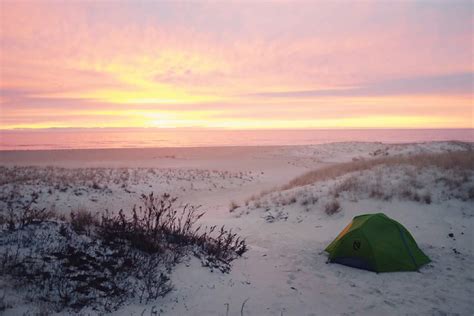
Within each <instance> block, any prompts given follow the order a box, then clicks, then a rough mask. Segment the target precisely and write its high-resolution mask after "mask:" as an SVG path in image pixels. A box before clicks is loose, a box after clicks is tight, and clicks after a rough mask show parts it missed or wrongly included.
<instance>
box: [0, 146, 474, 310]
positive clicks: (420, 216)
mask: <svg viewBox="0 0 474 316" xmlns="http://www.w3.org/2000/svg"><path fill="white" fill-rule="evenodd" d="M455 151H463V152H465V153H468V152H470V153H471V154H472V144H466V143H458V142H436V143H421V144H391V145H387V144H382V143H352V142H351V143H334V144H324V145H314V146H280V147H225V148H168V149H121V150H115V149H107V150H64V151H62V150H61V151H21V152H20V151H18V152H1V153H0V163H1V167H0V171H1V174H0V209H2V210H3V211H6V210H7V209H8V208H9V207H10V208H11V207H14V206H21V205H22V203H26V201H27V200H28V196H31V194H38V207H44V208H48V209H55V210H56V211H57V212H59V213H61V214H64V215H66V216H68V215H69V214H70V212H71V211H77V210H78V209H87V210H91V211H93V212H102V211H104V210H105V209H109V210H110V209H112V210H117V209H120V208H123V209H124V210H130V209H131V208H132V207H133V205H134V204H135V203H136V202H137V200H138V198H139V196H140V195H141V194H148V193H150V192H156V193H164V192H167V193H170V194H171V195H173V196H176V197H178V198H179V199H180V201H182V203H191V204H194V205H202V208H203V209H204V210H206V211H207V213H206V215H205V216H204V217H203V218H202V219H201V221H202V223H203V224H207V225H215V224H217V225H221V224H224V225H226V227H232V228H233V229H234V230H235V231H236V232H238V233H239V234H240V235H241V236H244V237H245V238H246V239H247V243H248V245H249V251H248V252H246V253H245V254H244V255H243V258H240V259H237V260H235V261H233V263H232V270H231V271H230V272H229V273H221V272H219V271H214V272H211V271H210V270H209V269H206V268H204V267H202V266H201V265H202V264H201V262H200V261H199V260H197V259H196V258H194V257H192V256H191V257H189V258H188V259H187V260H184V261H183V262H181V263H179V264H178V265H177V266H176V267H175V270H174V271H173V272H172V274H171V281H172V283H173V285H174V290H173V291H171V292H170V293H168V294H167V295H166V296H164V297H163V298H161V299H158V300H157V301H154V302H149V303H148V304H141V303H139V302H137V301H136V300H135V301H134V300H130V301H127V302H125V303H124V304H123V305H122V306H121V307H120V308H119V309H118V310H117V311H116V312H115V314H118V315H141V314H143V315H148V314H150V313H152V312H153V311H158V312H159V313H160V315H240V314H241V311H242V314H243V315H351V314H364V315H381V314H387V313H388V314H412V315H415V314H416V315H433V314H461V315H470V314H473V313H474V309H473V307H472V303H471V299H470V298H471V297H473V296H474V293H473V292H474V278H473V277H472V273H471V272H470V270H471V267H472V265H473V264H474V249H473V246H472V240H473V237H474V236H473V235H472V234H473V231H474V230H473V228H474V227H473V224H474V219H473V215H474V214H473V213H472V201H473V198H474V168H473V167H472V165H471V167H470V168H469V167H467V168H466V167H464V168H463V169H462V170H458V169H456V168H452V170H451V169H450V170H446V169H442V168H437V167H426V168H420V166H413V165H409V164H408V165H407V164H402V165H396V164H394V165H391V166H386V165H383V164H382V165H377V166H374V167H373V168H368V169H367V170H363V171H356V172H348V173H347V174H343V175H339V176H337V177H334V178H330V179H323V180H322V181H318V182H314V183H311V184H306V185H302V186H297V187H292V188H291V189H288V190H280V189H278V188H281V187H284V186H285V184H287V183H288V182H290V181H291V180H292V179H294V178H295V177H297V176H300V175H302V174H305V173H306V172H308V171H311V170H315V169H321V168H325V167H328V166H334V165H336V164H338V163H343V162H352V161H361V160H369V159H378V158H380V157H394V156H397V155H404V156H407V155H418V154H436V153H447V152H455ZM262 192H263V193H262ZM265 192H269V193H267V194H265ZM333 201H337V203H338V205H339V207H338V208H337V210H335V211H334V212H328V210H327V208H328V204H329V203H331V202H333ZM230 211H231V212H230ZM373 212H384V213H386V214H387V215H389V216H391V217H392V218H394V219H396V220H397V221H399V222H401V223H402V224H403V225H405V226H406V227H407V228H408V229H409V230H410V231H411V232H412V234H413V235H414V237H415V239H416V240H417V241H418V243H419V245H420V247H421V248H422V249H423V251H425V253H426V254H427V255H428V256H430V257H431V259H432V263H430V264H429V265H427V266H425V267H423V268H422V269H421V271H420V273H408V272H399V273H384V274H375V273H373V272H368V271H362V270H357V269H353V268H349V267H345V266H342V265H337V264H326V259H327V257H326V255H325V254H324V253H323V249H324V248H325V246H326V245H327V244H328V243H329V242H330V241H331V240H332V239H334V237H335V236H336V235H337V233H338V232H339V231H340V230H341V229H343V228H344V226H345V225H346V224H347V223H348V222H350V220H351V219H352V217H354V216H356V215H359V214H362V213H373ZM1 249H3V250H4V248H1ZM0 255H1V254H0ZM2 282H3V283H2V285H3V287H4V292H5V298H4V301H7V302H10V305H11V306H12V308H9V309H7V310H6V313H7V314H11V315H14V314H22V313H23V312H25V311H27V310H30V311H33V310H36V309H37V308H38V307H37V306H36V307H35V305H34V304H31V303H27V302H26V301H25V300H24V299H23V298H22V296H21V295H19V293H17V292H16V291H15V289H12V288H10V287H9V286H8V283H5V281H4V280H3V281H2ZM69 312H70V311H69ZM83 312H91V313H95V312H94V311H93V310H88V309H87V308H86V309H84V310H83ZM64 313H68V312H64Z"/></svg>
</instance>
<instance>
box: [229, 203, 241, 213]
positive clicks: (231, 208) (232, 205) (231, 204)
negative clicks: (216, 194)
mask: <svg viewBox="0 0 474 316" xmlns="http://www.w3.org/2000/svg"><path fill="white" fill-rule="evenodd" d="M239 207H240V205H239V204H237V203H236V202H234V201H231V202H230V204H229V212H230V213H232V212H233V211H235V210H236V209H238V208H239Z"/></svg>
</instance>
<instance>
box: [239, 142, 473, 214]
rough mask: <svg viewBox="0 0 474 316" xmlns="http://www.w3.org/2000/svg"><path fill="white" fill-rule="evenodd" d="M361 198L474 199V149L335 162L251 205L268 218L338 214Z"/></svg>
mask: <svg viewBox="0 0 474 316" xmlns="http://www.w3.org/2000/svg"><path fill="white" fill-rule="evenodd" d="M361 199H376V200H383V201H389V200H393V199H398V200H404V201H413V202H416V203H421V204H426V205H430V204H432V203H439V202H442V201H446V200H450V199H458V200H461V201H470V200H473V199H474V153H473V152H472V151H470V150H466V151H457V152H447V153H431V154H427V153H424V154H417V155H412V156H393V157H389V156H384V157H383V158H375V159H371V160H356V161H351V162H347V163H340V164H335V165H332V166H329V167H325V168H322V169H318V170H314V171H311V172H308V173H306V174H304V175H302V176H300V177H297V178H295V179H294V180H292V181H290V182H289V183H288V184H286V185H284V186H282V187H279V188H275V189H273V190H270V191H265V192H262V193H261V194H260V195H257V196H253V197H251V198H250V199H248V200H247V201H246V205H247V206H248V207H250V208H258V209H263V211H264V212H266V215H265V216H264V218H266V219H267V221H269V220H268V218H270V219H271V220H270V221H275V220H280V219H281V218H283V219H286V218H287V217H288V216H287V214H288V209H287V206H292V205H296V206H297V207H298V208H300V209H303V210H304V211H306V212H310V211H311V210H315V209H317V210H320V211H321V212H324V213H326V214H327V215H333V214H336V213H338V212H341V211H342V207H341V204H340V202H339V201H341V200H347V201H351V202H357V201H358V200H361ZM282 214H283V215H282Z"/></svg>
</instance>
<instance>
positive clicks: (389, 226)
mask: <svg viewBox="0 0 474 316" xmlns="http://www.w3.org/2000/svg"><path fill="white" fill-rule="evenodd" d="M325 250H326V251H327V252H328V253H329V262H335V263H340V264H344V265H347V266H350V267H355V268H359V269H365V270H370V271H374V272H392V271H417V270H418V269H419V268H420V267H421V266H422V265H424V264H426V263H428V262H430V258H428V256H426V255H425V254H424V253H423V252H422V251H421V250H420V248H418V245H417V244H416V241H415V239H413V237H412V236H411V234H410V233H409V232H408V230H407V229H406V228H405V227H403V225H401V224H400V223H398V222H397V221H395V220H393V219H391V218H389V217H388V216H386V215H385V214H382V213H377V214H365V215H360V216H356V217H354V219H353V220H352V222H351V223H350V224H349V225H347V227H346V228H344V230H343V231H342V232H341V233H340V234H339V235H338V236H337V237H336V239H335V240H334V241H333V242H332V243H331V244H329V246H327V248H326V249H325Z"/></svg>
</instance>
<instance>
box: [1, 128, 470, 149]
mask: <svg viewBox="0 0 474 316" xmlns="http://www.w3.org/2000/svg"><path fill="white" fill-rule="evenodd" d="M445 140H456V141H465V142H473V141H474V129H324V130H323V129H311V130H217V129H160V128H142V129H140V128H124V129H45V130H0V150H39V149H85V148H153V147H214V146H272V145H308V144H322V143H330V142H347V141H356V142H383V143H412V142H426V141H445Z"/></svg>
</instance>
